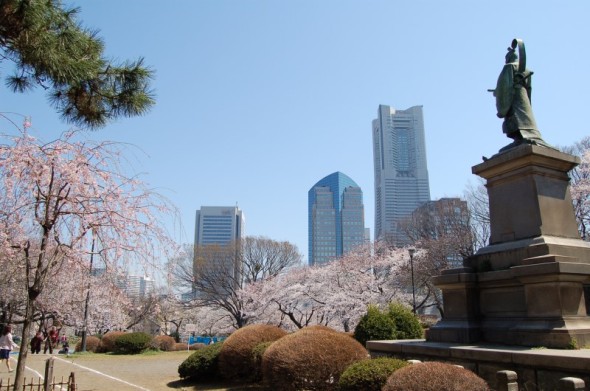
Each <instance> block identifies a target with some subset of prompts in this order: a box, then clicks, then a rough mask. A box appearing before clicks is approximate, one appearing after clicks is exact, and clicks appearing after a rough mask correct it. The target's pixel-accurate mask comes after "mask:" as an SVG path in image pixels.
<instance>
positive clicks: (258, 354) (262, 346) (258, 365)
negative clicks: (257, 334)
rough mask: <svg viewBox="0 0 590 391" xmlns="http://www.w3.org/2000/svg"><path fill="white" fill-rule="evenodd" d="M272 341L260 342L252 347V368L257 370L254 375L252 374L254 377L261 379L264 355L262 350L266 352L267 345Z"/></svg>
mask: <svg viewBox="0 0 590 391" xmlns="http://www.w3.org/2000/svg"><path fill="white" fill-rule="evenodd" d="M273 343H274V341H273V342H262V343H259V344H258V345H256V346H255V347H254V349H252V360H253V361H254V368H255V369H256V371H257V373H256V375H255V376H254V377H255V378H256V379H262V356H263V355H264V352H266V349H268V347H269V346H270V345H272V344H273Z"/></svg>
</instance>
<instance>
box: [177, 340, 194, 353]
mask: <svg viewBox="0 0 590 391" xmlns="http://www.w3.org/2000/svg"><path fill="white" fill-rule="evenodd" d="M191 346H192V345H191ZM172 349H173V350H174V351H175V352H179V351H181V350H189V347H188V345H187V344H186V343H184V342H177V343H175V344H174V347H173V348H172Z"/></svg>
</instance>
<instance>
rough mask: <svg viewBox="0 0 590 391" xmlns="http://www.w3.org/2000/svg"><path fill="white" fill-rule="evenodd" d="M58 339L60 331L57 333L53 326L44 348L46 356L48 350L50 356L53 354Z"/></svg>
mask: <svg viewBox="0 0 590 391" xmlns="http://www.w3.org/2000/svg"><path fill="white" fill-rule="evenodd" d="M58 338H59V331H57V329H56V328H55V326H51V328H50V329H49V332H48V333H47V339H46V340H45V346H44V347H43V354H46V353H47V350H49V354H53V348H54V347H55V346H57V341H58Z"/></svg>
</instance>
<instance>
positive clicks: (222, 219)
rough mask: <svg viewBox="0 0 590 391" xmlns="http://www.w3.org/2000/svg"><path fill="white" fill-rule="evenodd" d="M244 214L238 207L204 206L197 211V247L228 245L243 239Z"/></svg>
mask: <svg viewBox="0 0 590 391" xmlns="http://www.w3.org/2000/svg"><path fill="white" fill-rule="evenodd" d="M244 220H245V219H244V213H243V212H242V211H241V210H240V209H239V208H238V207H237V206H202V207H201V209H200V210H197V216H196V222H195V246H205V245H209V244H218V245H227V244H229V243H231V242H234V241H238V240H239V239H241V238H242V233H243V229H244Z"/></svg>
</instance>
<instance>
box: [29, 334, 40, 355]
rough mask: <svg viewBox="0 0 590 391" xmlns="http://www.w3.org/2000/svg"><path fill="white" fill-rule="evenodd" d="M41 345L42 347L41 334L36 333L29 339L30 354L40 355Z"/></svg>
mask: <svg viewBox="0 0 590 391" xmlns="http://www.w3.org/2000/svg"><path fill="white" fill-rule="evenodd" d="M41 345H43V333H42V332H40V331H38V332H37V333H36V334H35V336H34V337H33V338H32V339H31V353H33V354H39V353H41Z"/></svg>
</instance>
